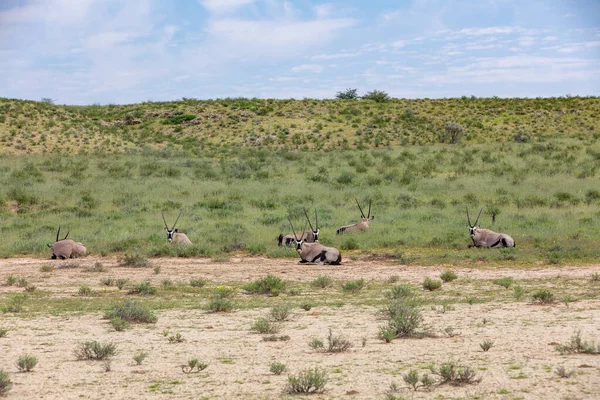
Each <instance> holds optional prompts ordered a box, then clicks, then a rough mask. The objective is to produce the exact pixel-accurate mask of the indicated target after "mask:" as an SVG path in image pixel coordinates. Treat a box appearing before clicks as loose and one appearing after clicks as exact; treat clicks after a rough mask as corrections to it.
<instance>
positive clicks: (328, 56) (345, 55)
mask: <svg viewBox="0 0 600 400" xmlns="http://www.w3.org/2000/svg"><path fill="white" fill-rule="evenodd" d="M359 55H361V53H360V52H354V53H346V52H341V53H334V54H320V55H318V56H312V57H311V60H314V61H317V60H335V59H338V58H351V57H358V56H359Z"/></svg>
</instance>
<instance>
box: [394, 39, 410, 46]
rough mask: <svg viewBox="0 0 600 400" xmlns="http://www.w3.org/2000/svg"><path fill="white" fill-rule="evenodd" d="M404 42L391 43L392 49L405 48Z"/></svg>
mask: <svg viewBox="0 0 600 400" xmlns="http://www.w3.org/2000/svg"><path fill="white" fill-rule="evenodd" d="M406 42H407V41H406V40H396V41H395V42H393V43H392V47H404V46H406Z"/></svg>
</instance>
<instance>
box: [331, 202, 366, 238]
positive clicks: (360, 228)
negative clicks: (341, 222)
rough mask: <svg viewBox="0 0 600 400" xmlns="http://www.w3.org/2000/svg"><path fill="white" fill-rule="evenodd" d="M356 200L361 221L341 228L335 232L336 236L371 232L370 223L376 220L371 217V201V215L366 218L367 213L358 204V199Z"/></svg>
mask: <svg viewBox="0 0 600 400" xmlns="http://www.w3.org/2000/svg"><path fill="white" fill-rule="evenodd" d="M354 200H356V205H357V206H358V209H359V210H360V216H361V221H360V222H357V223H356V224H354V225H346V226H342V227H341V228H339V229H338V230H337V231H335V233H336V234H338V235H339V234H340V233H349V232H366V231H368V230H369V222H371V221H373V219H375V216H374V215H373V216H371V200H369V214H368V215H367V216H366V217H365V213H364V212H363V210H362V207H361V206H360V203H359V202H358V200H357V199H354Z"/></svg>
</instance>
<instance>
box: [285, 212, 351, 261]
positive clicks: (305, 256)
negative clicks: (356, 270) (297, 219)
mask: <svg viewBox="0 0 600 400" xmlns="http://www.w3.org/2000/svg"><path fill="white" fill-rule="evenodd" d="M307 220H308V215H307ZM288 221H289V222H290V226H291V227H292V232H294V240H295V242H296V252H297V253H298V255H299V256H300V263H301V264H304V263H315V262H318V263H319V264H330V265H339V264H340V263H341V262H342V254H341V253H340V251H339V250H338V249H336V248H334V247H325V246H323V245H322V244H321V243H319V242H314V243H307V242H305V241H304V239H302V238H298V236H296V231H295V230H294V225H292V221H291V220H290V219H289V217H288ZM316 228H317V230H318V229H319V226H318V225H317V226H316ZM304 229H305V230H306V224H305V226H304Z"/></svg>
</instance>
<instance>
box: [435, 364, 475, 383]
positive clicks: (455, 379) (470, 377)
mask: <svg viewBox="0 0 600 400" xmlns="http://www.w3.org/2000/svg"><path fill="white" fill-rule="evenodd" d="M431 372H432V373H434V374H436V375H439V377H440V378H441V381H440V384H445V383H448V384H450V385H452V386H463V385H473V384H476V383H479V382H481V378H478V377H477V374H476V372H475V371H474V370H473V369H472V368H471V367H467V366H461V365H456V364H455V363H454V362H451V361H449V362H445V363H442V365H440V367H439V368H436V367H435V366H432V367H431Z"/></svg>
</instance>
